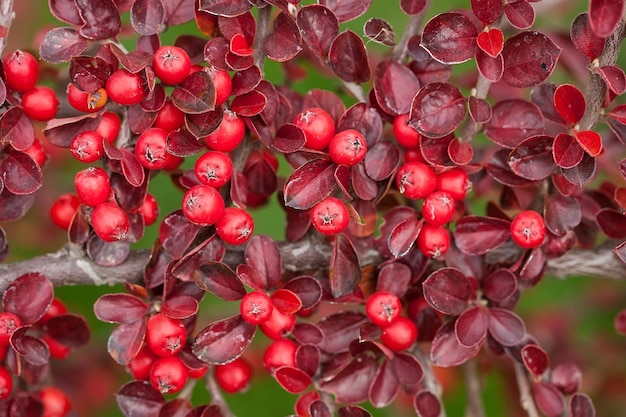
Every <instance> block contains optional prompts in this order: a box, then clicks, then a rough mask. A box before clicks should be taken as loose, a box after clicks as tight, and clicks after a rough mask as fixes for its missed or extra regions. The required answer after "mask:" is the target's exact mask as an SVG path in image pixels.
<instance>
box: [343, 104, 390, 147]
mask: <svg viewBox="0 0 626 417" xmlns="http://www.w3.org/2000/svg"><path fill="white" fill-rule="evenodd" d="M346 129H356V130H358V131H359V132H361V133H362V134H363V136H364V137H365V141H366V142H367V147H368V150H371V149H370V148H373V147H374V145H375V144H376V143H377V142H378V139H379V138H380V136H381V134H382V131H383V121H382V119H381V117H380V114H379V113H378V112H377V111H376V110H375V109H374V108H373V107H370V106H368V105H367V104H365V103H355V104H354V105H352V106H351V107H350V108H349V109H348V110H346V111H345V112H343V114H342V115H341V118H339V121H337V132H340V131H342V130H346ZM368 153H369V151H368Z"/></svg>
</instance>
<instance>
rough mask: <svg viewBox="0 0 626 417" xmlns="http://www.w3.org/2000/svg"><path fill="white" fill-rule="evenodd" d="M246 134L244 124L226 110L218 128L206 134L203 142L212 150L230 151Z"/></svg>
mask: <svg viewBox="0 0 626 417" xmlns="http://www.w3.org/2000/svg"><path fill="white" fill-rule="evenodd" d="M245 134H246V125H245V124H244V122H243V120H242V119H241V118H240V117H239V116H237V114H236V113H235V112H233V111H230V110H226V111H225V112H224V117H223V118H222V122H221V123H220V125H219V126H218V128H217V129H216V130H215V131H214V132H213V133H211V134H210V135H208V136H205V137H204V142H205V143H206V146H207V147H208V148H209V149H212V150H214V151H222V152H231V151H234V150H235V149H236V148H237V146H239V144H240V143H241V142H242V141H243V138H244V136H245Z"/></svg>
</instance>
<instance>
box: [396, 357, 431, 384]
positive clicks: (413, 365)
mask: <svg viewBox="0 0 626 417" xmlns="http://www.w3.org/2000/svg"><path fill="white" fill-rule="evenodd" d="M391 364H392V367H393V371H394V373H395V374H396V377H397V378H398V381H400V383H401V384H402V385H404V386H405V387H413V386H415V385H417V384H419V383H420V381H421V380H422V378H423V377H424V369H423V368H422V365H421V364H420V362H419V361H418V360H417V359H416V358H415V356H413V355H411V354H409V353H405V352H396V353H395V354H394V355H393V358H392V359H391Z"/></svg>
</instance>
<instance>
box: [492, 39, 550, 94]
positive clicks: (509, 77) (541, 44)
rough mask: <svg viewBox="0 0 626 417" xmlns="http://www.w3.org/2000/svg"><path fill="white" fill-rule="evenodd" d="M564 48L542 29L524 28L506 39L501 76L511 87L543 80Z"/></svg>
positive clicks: (534, 83)
mask: <svg viewBox="0 0 626 417" xmlns="http://www.w3.org/2000/svg"><path fill="white" fill-rule="evenodd" d="M561 50H562V48H561V47H560V46H558V45H557V44H556V43H554V42H553V41H552V40H551V39H550V38H548V37H547V36H546V35H544V34H542V33H539V32H521V33H518V34H517V35H515V36H512V37H510V38H509V39H508V40H507V41H506V42H505V43H504V49H503V50H502V57H503V58H504V74H503V76H502V79H503V80H504V82H506V83H507V84H509V85H510V86H512V87H516V88H525V87H532V86H534V85H537V84H541V83H542V82H543V81H545V80H546V78H548V77H549V76H550V74H552V71H554V68H555V67H556V63H557V61H558V59H559V55H560V54H561Z"/></svg>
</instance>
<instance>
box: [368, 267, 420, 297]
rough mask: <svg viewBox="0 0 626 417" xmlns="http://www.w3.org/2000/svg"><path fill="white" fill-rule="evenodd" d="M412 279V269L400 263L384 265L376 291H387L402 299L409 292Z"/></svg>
mask: <svg viewBox="0 0 626 417" xmlns="http://www.w3.org/2000/svg"><path fill="white" fill-rule="evenodd" d="M411 278H412V272H411V268H409V267H408V266H407V265H406V264H403V263H400V262H391V263H387V264H385V265H383V266H382V267H381V268H380V271H379V272H378V279H377V280H376V291H387V292H390V293H392V294H395V295H396V296H398V298H401V297H403V296H404V294H405V293H406V291H407V288H408V287H409V283H410V281H411Z"/></svg>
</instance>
